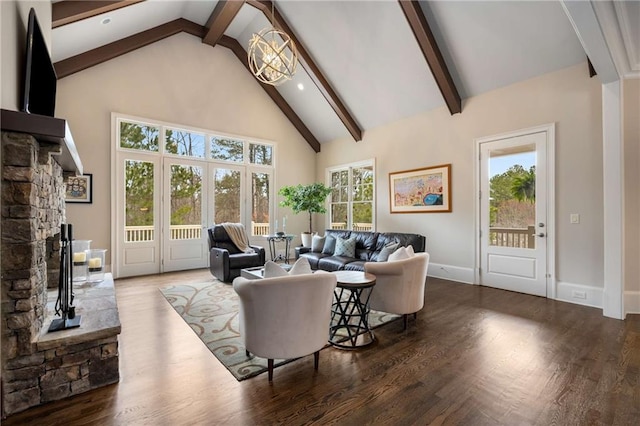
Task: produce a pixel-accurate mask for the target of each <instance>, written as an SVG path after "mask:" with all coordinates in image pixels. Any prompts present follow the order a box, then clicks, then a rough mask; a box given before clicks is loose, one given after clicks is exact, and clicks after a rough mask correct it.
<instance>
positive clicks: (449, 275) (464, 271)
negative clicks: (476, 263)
mask: <svg viewBox="0 0 640 426" xmlns="http://www.w3.org/2000/svg"><path fill="white" fill-rule="evenodd" d="M427 276H429V277H434V278H442V279H443V280H451V281H458V282H461V283H465V284H474V274H473V268H461V267H459V266H451V265H443V264H440V263H433V262H429V270H428V272H427Z"/></svg>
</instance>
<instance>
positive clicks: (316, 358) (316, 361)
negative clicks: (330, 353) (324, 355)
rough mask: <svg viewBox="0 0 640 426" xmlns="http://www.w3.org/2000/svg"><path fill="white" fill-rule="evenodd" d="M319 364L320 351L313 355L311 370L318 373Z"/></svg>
mask: <svg viewBox="0 0 640 426" xmlns="http://www.w3.org/2000/svg"><path fill="white" fill-rule="evenodd" d="M319 363H320V351H315V352H314V353H313V369H314V370H316V371H318V364H319Z"/></svg>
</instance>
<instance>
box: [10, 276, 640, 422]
mask: <svg viewBox="0 0 640 426" xmlns="http://www.w3.org/2000/svg"><path fill="white" fill-rule="evenodd" d="M212 280H213V278H212V277H211V275H210V274H209V272H208V270H197V271H188V272H179V273H170V274H163V275H157V276H147V277H138V278H130V279H123V280H117V281H116V294H117V299H118V308H119V311H120V319H121V322H122V334H121V335H120V337H119V342H120V376H121V377H120V382H119V383H117V384H115V385H112V386H108V387H105V388H102V389H99V390H95V391H91V392H87V393H85V394H82V395H78V396H75V397H72V398H68V399H65V400H62V401H58V402H54V403H50V404H46V405H43V406H40V407H36V408H33V409H31V410H28V411H26V412H23V413H19V414H16V415H13V416H11V417H9V418H8V419H6V420H3V422H2V423H3V425H7V426H9V425H30V424H34V425H36V424H37V425H43V424H46V425H65V426H69V425H98V424H99V425H137V424H154V425H155V424H167V425H169V424H170V425H187V424H188V425H193V424H207V425H209V424H229V425H252V424H277V423H281V424H307V423H317V424H325V423H334V424H358V425H360V424H461V425H474V426H475V425H485V424H486V425H492V424H518V425H526V424H539V425H552V424H557V425H581V424H607V425H609V424H611V425H630V424H640V390H639V389H640V379H639V375H640V316H638V315H633V316H630V317H629V318H628V319H627V320H626V321H617V320H613V319H610V318H605V317H603V316H602V311H601V310H599V309H595V308H589V307H584V306H579V305H574V304H568V303H562V302H556V301H553V300H548V299H544V298H540V297H535V296H528V295H523V294H519V293H513V292H507V291H503V290H496V289H491V288H485V287H478V286H471V285H465V284H459V283H454V282H450V281H445V280H439V279H435V278H429V279H428V282H427V291H426V296H425V297H426V305H425V309H424V310H423V311H421V312H420V313H419V315H418V318H417V320H415V321H414V320H413V319H411V320H410V322H409V328H408V329H407V330H406V331H402V321H401V320H399V321H396V322H393V323H390V324H386V325H384V326H382V327H379V328H377V329H376V330H375V334H376V338H377V341H376V342H375V343H374V344H373V345H371V346H369V347H367V348H363V349H359V350H356V351H342V350H339V349H335V348H327V349H324V350H322V351H321V354H320V368H319V370H318V371H317V372H316V371H314V369H313V357H311V356H309V357H304V358H302V359H300V360H297V361H295V362H292V363H290V364H287V365H285V366H282V367H279V368H277V369H276V370H275V372H274V381H273V383H271V384H270V383H269V382H268V381H267V378H266V375H259V376H257V377H254V378H252V379H249V380H245V381H242V382H238V381H236V380H235V378H233V376H232V375H231V374H230V373H229V372H228V371H227V370H226V368H225V367H224V366H223V365H222V364H220V362H218V360H217V359H216V358H215V357H214V356H213V355H212V354H211V353H210V352H209V350H208V349H207V348H206V346H205V345H204V344H203V343H202V342H201V341H200V339H199V338H198V337H197V336H196V335H195V333H193V331H192V330H191V329H190V328H189V326H188V325H187V324H186V323H185V322H184V321H183V320H182V318H181V317H180V316H179V315H178V314H177V313H176V312H175V311H174V309H173V308H172V307H171V306H170V305H169V304H168V303H167V301H166V300H165V299H164V297H163V296H162V294H161V293H160V291H159V290H158V289H159V288H162V287H166V286H169V285H173V284H178V283H198V282H204V281H212Z"/></svg>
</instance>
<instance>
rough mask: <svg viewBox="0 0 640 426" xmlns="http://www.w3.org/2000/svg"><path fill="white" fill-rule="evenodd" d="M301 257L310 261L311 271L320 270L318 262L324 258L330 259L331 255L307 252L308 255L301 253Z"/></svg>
mask: <svg viewBox="0 0 640 426" xmlns="http://www.w3.org/2000/svg"><path fill="white" fill-rule="evenodd" d="M300 257H306V258H307V260H308V261H309V265H311V269H318V261H319V260H320V259H322V258H323V257H329V255H328V254H323V253H313V252H307V253H301V254H300Z"/></svg>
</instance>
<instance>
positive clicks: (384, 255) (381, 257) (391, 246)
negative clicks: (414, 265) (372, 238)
mask: <svg viewBox="0 0 640 426" xmlns="http://www.w3.org/2000/svg"><path fill="white" fill-rule="evenodd" d="M397 249H398V243H388V244H387V245H386V246H384V247H383V248H382V250H380V253H378V262H386V261H387V259H389V255H390V254H391V253H393V252H394V251H396V250H397Z"/></svg>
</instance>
